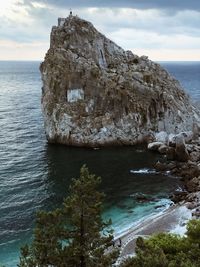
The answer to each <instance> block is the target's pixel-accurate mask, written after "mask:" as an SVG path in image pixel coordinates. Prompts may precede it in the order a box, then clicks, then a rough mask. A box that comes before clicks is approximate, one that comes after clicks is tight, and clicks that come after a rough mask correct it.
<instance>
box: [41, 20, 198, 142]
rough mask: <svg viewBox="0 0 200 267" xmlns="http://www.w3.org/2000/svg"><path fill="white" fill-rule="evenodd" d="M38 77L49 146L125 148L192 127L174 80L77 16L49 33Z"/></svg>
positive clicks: (191, 110)
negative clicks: (161, 134) (155, 136)
mask: <svg viewBox="0 0 200 267" xmlns="http://www.w3.org/2000/svg"><path fill="white" fill-rule="evenodd" d="M133 38H134V36H133ZM40 70H41V74H42V80H43V93H42V108H43V114H44V121H45V130H46V136H47V139H48V141H49V142H52V143H62V144H67V145H75V146H103V145H107V144H127V145H132V144H136V143H138V142H142V141H144V140H145V139H149V138H152V139H153V138H154V133H156V132H160V131H165V132H166V133H168V134H169V133H179V132H180V131H189V130H192V129H193V128H194V124H195V125H197V126H196V127H197V128H198V127H199V126H198V125H199V122H200V120H199V114H198V112H197V110H196V109H195V107H194V106H193V105H192V104H191V103H190V100H189V97H188V96H187V95H186V94H185V92H184V91H183V89H182V88H181V86H180V84H179V82H178V81H177V80H175V79H174V78H173V77H171V76H170V75H169V74H168V73H167V71H166V70H164V69H163V68H162V67H161V66H160V65H159V64H157V63H154V62H152V61H150V60H149V59H148V57H146V56H142V57H138V56H137V55H134V54H133V53H132V52H131V51H124V50H123V49H122V48H121V47H119V46H118V45H116V44H115V43H114V42H112V41H111V40H109V39H107V38H106V37H105V36H104V35H103V34H101V33H100V32H98V31H97V30H96V29H95V28H94V26H93V25H92V24H91V23H90V22H88V21H85V20H82V19H80V18H78V17H77V16H72V15H70V16H69V17H67V18H66V19H60V22H59V26H54V27H53V28H52V32H51V40H50V48H49V50H48V52H47V54H46V57H45V60H44V62H43V63H42V64H41V68H40Z"/></svg>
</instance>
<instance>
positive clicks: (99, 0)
mask: <svg viewBox="0 0 200 267" xmlns="http://www.w3.org/2000/svg"><path fill="white" fill-rule="evenodd" d="M24 2H25V3H27V4H28V3H30V2H31V0H25V1H24ZM37 2H39V3H46V4H51V5H55V6H62V7H65V8H68V9H69V8H81V7H111V8H112V7H127V8H128V7H129V8H136V9H168V10H169V11H170V12H172V13H173V12H174V11H175V10H186V9H187V10H200V1H199V0H124V1H122V0H86V1H85V0H77V1H74V0H37Z"/></svg>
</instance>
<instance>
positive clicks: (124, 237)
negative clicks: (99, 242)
mask: <svg viewBox="0 0 200 267" xmlns="http://www.w3.org/2000/svg"><path fill="white" fill-rule="evenodd" d="M191 218H192V210H190V209H188V208H187V205H186V203H185V202H182V203H179V204H174V205H172V206H170V207H169V208H167V209H166V210H165V211H163V212H162V213H158V214H154V215H153V216H150V217H148V218H146V219H144V220H142V221H140V222H139V223H138V224H137V225H135V226H133V227H131V228H129V229H128V230H127V231H126V232H124V233H122V234H121V235H119V236H118V237H117V238H116V239H115V244H116V245H118V243H119V239H121V243H122V245H121V248H120V256H119V260H118V261H119V262H121V261H123V259H125V258H127V257H129V256H133V255H134V249H135V242H136V239H137V238H138V237H139V236H141V237H144V238H145V237H149V236H151V235H152V234H155V233H159V232H172V233H176V234H181V235H183V234H184V233H185V232H186V223H187V221H188V220H190V219H191Z"/></svg>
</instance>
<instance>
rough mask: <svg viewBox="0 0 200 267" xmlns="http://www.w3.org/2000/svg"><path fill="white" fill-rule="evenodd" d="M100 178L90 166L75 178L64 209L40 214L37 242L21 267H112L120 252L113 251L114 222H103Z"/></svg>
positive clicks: (26, 251) (23, 257)
mask: <svg viewBox="0 0 200 267" xmlns="http://www.w3.org/2000/svg"><path fill="white" fill-rule="evenodd" d="M100 182H101V178H100V177H96V176H95V175H94V174H90V173H89V171H88V169H87V168H86V166H83V167H82V168H81V170H80V178H79V179H72V185H71V186H70V195H69V197H67V198H66V199H65V200H64V203H63V206H62V208H61V209H56V210H55V211H51V212H44V211H43V212H39V213H38V215H37V219H36V228H35V233H34V241H33V243H32V245H30V246H27V245H26V246H25V247H24V248H23V249H22V250H21V257H20V264H19V267H34V266H42V267H43V266H56V267H65V266H66V267H94V266H95V267H108V266H111V265H112V263H113V262H114V261H115V260H116V258H117V256H118V251H117V250H113V249H111V248H110V247H111V244H112V241H113V235H112V230H111V229H110V224H111V222H110V221H108V222H104V221H103V220H102V216H101V213H102V201H103V198H104V194H103V193H100V192H98V191H97V187H98V185H99V184H100Z"/></svg>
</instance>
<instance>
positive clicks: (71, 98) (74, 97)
mask: <svg viewBox="0 0 200 267" xmlns="http://www.w3.org/2000/svg"><path fill="white" fill-rule="evenodd" d="M83 99H84V91H83V89H82V88H79V89H78V88H77V89H70V90H67V101H68V102H76V101H78V100H83Z"/></svg>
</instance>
